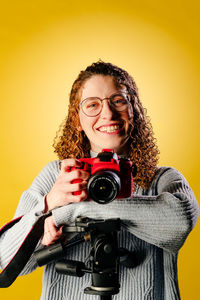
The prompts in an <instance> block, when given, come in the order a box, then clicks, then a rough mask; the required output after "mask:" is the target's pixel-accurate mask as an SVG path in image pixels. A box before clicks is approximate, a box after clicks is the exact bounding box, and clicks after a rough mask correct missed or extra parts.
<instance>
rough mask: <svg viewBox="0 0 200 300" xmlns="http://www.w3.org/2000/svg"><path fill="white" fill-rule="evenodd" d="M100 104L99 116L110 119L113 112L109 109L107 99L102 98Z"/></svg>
mask: <svg viewBox="0 0 200 300" xmlns="http://www.w3.org/2000/svg"><path fill="white" fill-rule="evenodd" d="M102 105H103V107H102V110H101V117H102V118H103V119H112V118H113V116H114V114H115V112H114V111H113V110H112V109H111V107H110V104H109V100H108V99H104V101H103V103H102Z"/></svg>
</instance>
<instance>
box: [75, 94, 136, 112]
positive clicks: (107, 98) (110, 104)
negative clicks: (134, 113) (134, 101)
mask: <svg viewBox="0 0 200 300" xmlns="http://www.w3.org/2000/svg"><path fill="white" fill-rule="evenodd" d="M121 94H125V95H126V96H128V97H127V103H128V106H130V105H131V103H130V98H131V95H130V94H129V93H128V92H120V91H119V92H117V93H114V94H112V95H111V96H110V97H106V98H103V99H102V98H99V97H88V98H85V99H83V100H82V101H81V102H80V103H79V107H80V108H81V110H82V112H83V113H84V114H85V115H86V116H88V117H91V118H92V117H96V116H98V115H100V113H101V112H102V109H103V101H104V100H108V101H109V106H110V107H111V108H113V109H114V110H115V111H117V112H121V111H125V110H126V108H125V109H123V110H116V108H115V107H113V106H112V102H111V99H112V98H113V96H115V95H121ZM94 98H95V99H99V100H100V101H101V110H100V111H99V113H97V114H96V115H94V116H90V115H88V114H86V113H85V112H84V110H83V107H82V105H83V103H84V102H85V101H86V100H88V99H94Z"/></svg>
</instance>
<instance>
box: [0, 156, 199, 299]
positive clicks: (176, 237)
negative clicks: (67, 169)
mask: <svg viewBox="0 0 200 300" xmlns="http://www.w3.org/2000/svg"><path fill="white" fill-rule="evenodd" d="M58 174H59V161H53V162H50V163H49V164H47V165H46V166H45V167H44V169H43V170H42V171H41V172H40V174H39V175H38V176H37V177H36V178H35V180H34V181H33V183H32V185H31V186H30V188H29V189H28V190H27V191H25V192H24V193H23V194H22V197H21V199H20V202H19V205H18V208H17V211H16V214H15V218H16V217H18V216H21V215H24V216H23V217H22V219H21V220H20V221H19V222H18V223H17V224H16V225H14V226H13V227H12V228H11V229H9V230H8V231H7V232H5V233H4V234H3V236H2V237H1V239H0V266H1V268H4V267H5V266H6V265H7V263H8V262H9V261H10V260H11V258H12V257H13V256H14V254H15V253H16V251H17V250H18V248H19V246H20V245H21V243H22V241H23V240H24V238H25V237H26V235H27V233H28V232H29V231H30V229H31V227H32V225H33V224H34V223H35V222H36V221H37V220H38V219H39V218H40V217H41V216H42V215H43V211H44V197H45V195H46V194H47V193H48V192H49V191H50V189H51V187H52V186H53V184H54V182H55V181H56V178H57V176H58ZM80 215H82V216H88V217H91V218H96V219H102V218H105V219H108V218H120V219H121V220H122V221H123V228H122V230H121V231H120V233H119V246H120V247H123V248H127V249H129V250H130V251H134V253H135V256H136V259H137V258H138V262H139V263H138V265H137V266H136V267H134V268H125V267H122V266H120V285H121V288H120V292H119V294H117V295H115V296H113V299H114V300H145V299H148V300H177V299H180V296H179V288H178V280H177V255H178V251H179V249H180V248H181V246H182V245H183V243H184V242H185V239H186V238H187V236H188V234H189V232H190V231H191V230H192V228H193V227H194V225H195V223H196V221H197V218H198V204H197V201H196V199H195V196H194V194H193V192H192V190H191V189H190V187H189V185H188V183H187V181H186V180H185V178H184V177H183V176H182V175H181V174H180V173H179V172H178V171H177V170H175V169H173V168H169V167H160V168H159V169H158V171H157V173H156V174H155V177H154V179H153V181H152V183H151V186H150V187H149V188H148V189H147V190H143V189H142V188H139V187H138V189H137V191H136V192H135V193H134V194H133V195H132V197H131V198H129V199H120V200H119V199H118V200H114V201H113V202H111V203H109V204H106V205H100V204H97V203H95V202H94V201H84V202H81V203H73V204H69V205H66V206H63V207H60V208H57V209H54V210H53V217H54V220H55V223H56V225H57V226H60V225H61V224H69V223H71V222H74V220H75V218H76V217H77V216H80ZM41 247H42V245H41V242H40V243H39V244H38V246H37V249H38V248H41ZM89 250H90V243H89V242H88V243H82V244H80V245H77V246H75V247H73V248H71V249H70V250H69V251H68V254H67V256H66V257H67V258H68V259H74V260H81V261H85V260H86V258H87V257H88V254H89ZM36 268H37V263H36V261H35V259H34V256H32V257H31V259H30V260H29V262H28V263H27V265H26V267H25V268H24V270H23V271H22V273H21V275H25V274H28V273H30V272H32V271H33V270H34V269H36ZM90 285H91V276H90V275H89V274H86V275H84V277H81V278H77V277H72V276H66V275H61V274H58V273H56V271H55V263H50V264H48V265H47V266H46V267H45V270H44V275H43V290H42V295H41V300H69V299H70V300H74V299H75V300H76V299H77V300H92V299H94V300H95V299H99V297H98V296H91V295H86V294H84V293H83V290H84V288H85V287H87V286H90Z"/></svg>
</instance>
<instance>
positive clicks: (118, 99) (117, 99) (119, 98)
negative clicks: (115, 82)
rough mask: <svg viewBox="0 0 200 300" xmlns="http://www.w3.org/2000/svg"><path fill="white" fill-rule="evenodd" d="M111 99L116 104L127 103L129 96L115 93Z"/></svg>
mask: <svg viewBox="0 0 200 300" xmlns="http://www.w3.org/2000/svg"><path fill="white" fill-rule="evenodd" d="M111 101H112V104H113V105H114V106H123V105H127V98H126V96H125V95H122V94H116V95H113V97H112V99H111Z"/></svg>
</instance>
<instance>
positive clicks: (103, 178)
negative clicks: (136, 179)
mask: <svg viewBox="0 0 200 300" xmlns="http://www.w3.org/2000/svg"><path fill="white" fill-rule="evenodd" d="M79 161H80V162H82V166H81V167H79V169H83V170H85V171H87V172H89V173H90V174H91V177H90V179H89V182H88V192H89V196H90V197H91V198H92V199H93V200H95V201H96V202H98V203H108V202H110V201H112V200H114V199H112V200H108V201H106V199H104V200H102V199H98V197H97V199H95V198H96V195H94V193H92V191H94V189H99V192H98V191H97V194H99V193H100V194H99V197H100V198H106V195H108V193H106V190H107V189H109V188H111V189H114V191H113V196H112V197H111V196H110V197H111V198H113V197H115V198H129V197H130V196H131V194H132V191H133V173H132V172H133V164H132V162H131V161H130V160H129V159H127V158H120V157H119V156H118V155H117V154H116V153H115V152H114V150H112V149H103V150H102V152H100V153H99V154H98V155H97V157H94V158H81V159H79ZM74 169H77V167H72V169H71V170H74ZM112 181H113V182H112ZM75 182H80V180H74V181H73V183H75ZM100 182H101V184H100ZM95 184H96V185H95ZM115 189H117V191H115ZM74 194H76V195H77V194H80V192H75V193H74ZM104 194H105V195H104ZM109 195H110V194H109ZM114 195H115V196H114ZM108 199H109V197H108Z"/></svg>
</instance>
